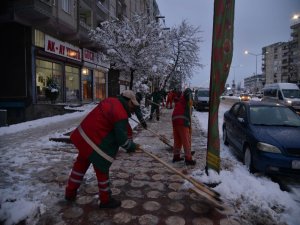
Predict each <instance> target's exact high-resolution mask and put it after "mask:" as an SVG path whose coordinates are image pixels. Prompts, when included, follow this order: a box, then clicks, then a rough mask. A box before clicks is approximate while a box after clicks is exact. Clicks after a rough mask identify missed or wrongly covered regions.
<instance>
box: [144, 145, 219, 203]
mask: <svg viewBox="0 0 300 225" xmlns="http://www.w3.org/2000/svg"><path fill="white" fill-rule="evenodd" d="M140 150H142V151H143V152H144V153H146V154H147V155H149V156H151V157H152V158H154V159H156V160H157V161H159V162H160V163H162V164H163V165H164V166H166V167H167V168H168V169H170V170H171V171H173V172H175V173H176V174H178V175H179V176H181V177H182V178H184V179H185V180H188V181H189V182H190V183H192V184H193V185H194V186H195V187H196V188H197V189H199V190H200V191H203V192H205V193H206V194H208V195H210V196H211V197H214V198H217V199H219V197H218V194H217V192H214V191H212V190H210V189H208V188H207V187H205V186H204V185H203V184H200V183H198V182H197V181H196V180H194V179H192V178H190V177H189V176H186V175H184V174H183V173H181V172H180V171H178V170H176V169H175V168H174V167H172V166H170V165H169V164H167V163H166V162H164V161H163V160H161V159H160V158H158V157H157V156H156V155H154V154H152V153H150V152H148V151H146V150H144V149H142V148H140Z"/></svg>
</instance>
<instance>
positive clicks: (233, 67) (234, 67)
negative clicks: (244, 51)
mask: <svg viewBox="0 0 300 225" xmlns="http://www.w3.org/2000/svg"><path fill="white" fill-rule="evenodd" d="M230 67H231V68H232V69H233V75H234V79H233V80H234V83H235V69H236V68H239V67H242V65H237V66H230Z"/></svg>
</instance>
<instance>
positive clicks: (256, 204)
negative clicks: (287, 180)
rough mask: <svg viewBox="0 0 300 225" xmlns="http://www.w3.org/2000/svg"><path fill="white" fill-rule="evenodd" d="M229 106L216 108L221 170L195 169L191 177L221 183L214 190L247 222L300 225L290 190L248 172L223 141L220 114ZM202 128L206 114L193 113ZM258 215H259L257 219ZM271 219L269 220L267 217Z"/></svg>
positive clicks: (206, 123) (206, 120) (299, 210)
mask: <svg viewBox="0 0 300 225" xmlns="http://www.w3.org/2000/svg"><path fill="white" fill-rule="evenodd" d="M228 109H229V107H228V106H226V105H221V107H220V108H219V132H220V139H221V141H220V142H221V146H220V155H221V156H220V158H221V171H220V173H219V174H218V173H217V172H215V171H213V170H210V171H209V176H207V175H206V173H205V172H204V171H195V172H194V173H193V177H195V178H196V179H197V180H199V181H201V182H204V183H220V184H219V185H218V186H217V187H215V188H214V189H215V190H216V191H217V192H219V193H220V194H221V196H222V198H223V199H226V202H228V203H229V204H230V205H233V206H235V208H236V211H237V212H238V214H239V217H242V218H246V221H248V222H250V224H252V223H251V221H260V224H270V221H278V222H279V221H281V222H283V223H287V224H289V225H299V224H300V223H299V214H300V204H299V202H296V201H295V200H294V199H293V195H292V194H291V193H288V192H285V191H281V190H280V187H279V185H278V184H277V183H274V182H272V181H271V179H270V178H268V177H265V176H263V175H261V174H250V173H249V172H248V170H247V169H246V168H245V167H244V166H243V165H242V163H241V162H239V161H238V160H237V159H236V157H235V156H234V155H233V154H232V152H231V151H230V149H229V148H228V147H227V146H225V145H224V144H223V142H222V123H223V115H224V112H226V111H227V110H228ZM194 116H195V117H196V118H197V119H198V121H199V123H200V126H201V128H202V129H203V130H207V127H208V113H207V112H194ZM259 217H261V218H259ZM270 219H271V220H270Z"/></svg>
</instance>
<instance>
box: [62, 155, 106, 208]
mask: <svg viewBox="0 0 300 225" xmlns="http://www.w3.org/2000/svg"><path fill="white" fill-rule="evenodd" d="M90 164H91V163H90V161H89V160H88V159H86V158H84V157H81V155H80V153H79V154H78V156H77V159H76V161H75V163H74V165H73V169H72V171H71V174H70V177H69V180H68V184H67V187H66V196H68V197H74V198H75V197H76V194H77V189H78V188H79V187H80V184H81V182H82V180H83V177H84V175H85V173H86V171H87V170H88V168H89V166H90ZM93 167H94V170H95V173H96V176H97V180H98V188H99V199H100V201H101V202H102V203H107V202H108V201H109V198H110V188H109V174H108V173H103V172H101V171H100V170H99V169H97V168H96V167H95V166H94V165H93Z"/></svg>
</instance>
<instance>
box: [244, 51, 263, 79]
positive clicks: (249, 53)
mask: <svg viewBox="0 0 300 225" xmlns="http://www.w3.org/2000/svg"><path fill="white" fill-rule="evenodd" d="M245 54H246V55H253V56H255V63H256V64H255V75H257V56H260V55H262V54H254V53H252V52H249V51H247V50H246V51H245Z"/></svg>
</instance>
